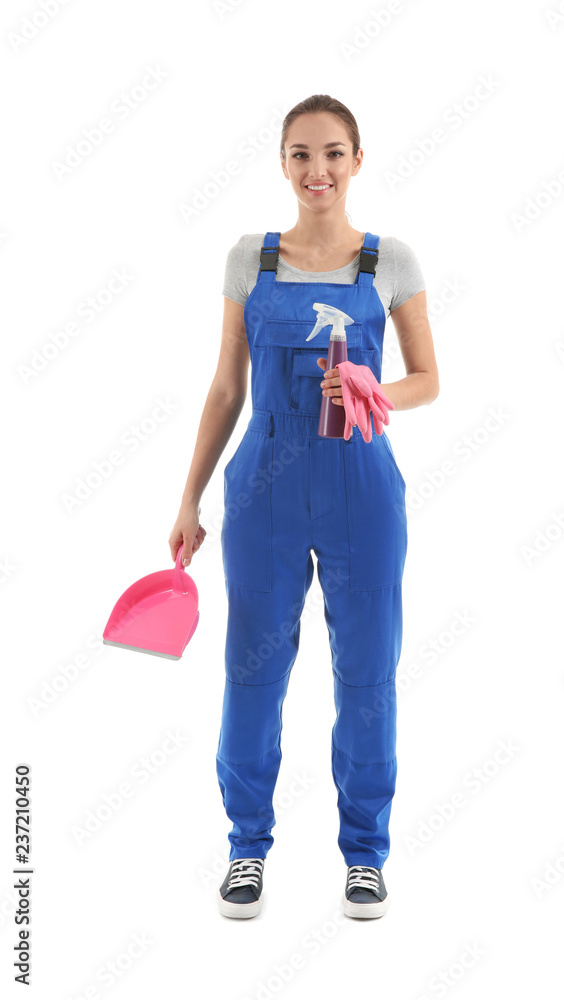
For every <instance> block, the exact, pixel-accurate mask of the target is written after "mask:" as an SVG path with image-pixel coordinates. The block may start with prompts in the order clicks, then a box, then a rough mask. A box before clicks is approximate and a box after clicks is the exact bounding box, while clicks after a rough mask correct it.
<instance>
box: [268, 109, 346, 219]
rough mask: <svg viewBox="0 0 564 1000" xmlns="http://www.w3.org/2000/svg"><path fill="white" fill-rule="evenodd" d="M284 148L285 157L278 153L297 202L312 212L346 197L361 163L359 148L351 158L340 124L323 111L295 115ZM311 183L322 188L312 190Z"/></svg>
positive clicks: (343, 130)
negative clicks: (351, 180) (296, 116)
mask: <svg viewBox="0 0 564 1000" xmlns="http://www.w3.org/2000/svg"><path fill="white" fill-rule="evenodd" d="M284 148H285V152H286V160H283V159H282V154H281V155H280V159H281V163H282V170H283V172H284V176H285V177H287V178H288V180H289V181H290V182H291V184H292V188H293V189H294V192H295V194H296V197H297V198H298V201H300V202H301V203H302V204H303V205H305V206H306V207H307V208H310V209H312V211H314V212H315V211H317V212H319V211H323V210H326V209H327V208H333V207H334V206H335V205H336V203H337V202H338V201H340V200H341V199H342V198H344V197H345V196H346V193H347V188H348V186H349V181H350V179H351V177H354V176H355V174H357V173H358V171H359V170H360V165H361V163H362V155H363V154H362V149H359V151H358V153H357V155H356V157H353V154H352V143H351V141H350V139H349V137H348V135H347V132H346V129H345V127H344V125H343V123H342V122H341V121H340V119H339V118H336V117H335V116H334V115H331V114H329V113H328V112H326V111H320V112H318V113H316V114H307V115H299V117H298V118H295V119H294V121H293V122H292V124H291V125H290V128H289V129H288V135H287V138H286V143H285V147H284ZM311 185H313V186H314V187H319V186H321V187H322V190H320V191H313V190H311V187H310V186H311Z"/></svg>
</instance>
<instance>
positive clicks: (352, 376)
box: [335, 361, 394, 444]
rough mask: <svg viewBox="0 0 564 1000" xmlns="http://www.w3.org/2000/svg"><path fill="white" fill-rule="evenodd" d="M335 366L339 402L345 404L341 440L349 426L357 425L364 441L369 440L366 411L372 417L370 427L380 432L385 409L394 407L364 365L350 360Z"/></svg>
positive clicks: (385, 419)
mask: <svg viewBox="0 0 564 1000" xmlns="http://www.w3.org/2000/svg"><path fill="white" fill-rule="evenodd" d="M335 368H338V369H339V375H340V378H341V389H342V392H343V405H344V407H345V432H344V438H345V441H348V440H349V438H350V436H351V434H352V429H353V427H356V426H357V425H358V427H359V429H360V432H361V434H362V436H363V438H364V440H365V441H366V443H367V444H368V443H369V442H370V441H371V440H372V423H371V420H370V413H371V412H372V416H373V417H374V428H375V430H376V433H377V434H381V433H382V431H383V429H384V424H389V422H390V417H389V414H388V410H393V409H394V404H393V403H392V401H391V399H388V397H387V396H386V393H385V392H384V391H383V389H382V387H381V385H380V383H379V382H378V380H377V379H376V376H375V375H374V372H373V371H372V369H371V368H369V367H368V365H355V364H354V363H353V362H352V361H341V362H339V364H338V365H335Z"/></svg>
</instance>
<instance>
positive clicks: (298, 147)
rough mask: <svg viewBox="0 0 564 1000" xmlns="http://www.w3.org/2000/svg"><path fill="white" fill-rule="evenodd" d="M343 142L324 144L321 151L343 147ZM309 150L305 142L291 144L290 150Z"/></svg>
mask: <svg viewBox="0 0 564 1000" xmlns="http://www.w3.org/2000/svg"><path fill="white" fill-rule="evenodd" d="M344 145H345V144H344V142H326V143H325V145H324V147H323V149H329V147H330V146H344ZM294 148H296V149H309V146H308V144H307V143H306V142H293V143H292V145H291V146H290V149H294Z"/></svg>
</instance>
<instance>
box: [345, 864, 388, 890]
mask: <svg viewBox="0 0 564 1000" xmlns="http://www.w3.org/2000/svg"><path fill="white" fill-rule="evenodd" d="M353 886H358V887H359V888H360V889H373V890H374V892H376V893H377V892H378V891H379V889H380V882H379V879H378V869H377V868H365V867H364V866H363V865H351V867H350V868H349V878H348V882H347V892H348V890H349V889H352V888H353Z"/></svg>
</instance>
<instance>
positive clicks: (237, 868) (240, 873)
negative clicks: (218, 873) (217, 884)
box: [227, 858, 264, 892]
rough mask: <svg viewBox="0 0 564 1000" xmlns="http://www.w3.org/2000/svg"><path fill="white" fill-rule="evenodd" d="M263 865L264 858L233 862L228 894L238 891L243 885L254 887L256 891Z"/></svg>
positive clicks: (242, 859)
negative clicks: (230, 891)
mask: <svg viewBox="0 0 564 1000" xmlns="http://www.w3.org/2000/svg"><path fill="white" fill-rule="evenodd" d="M263 865H264V858H237V859H236V860H235V861H234V862H233V868H232V870H231V876H230V878H229V882H228V885H227V892H229V890H230V889H238V888H239V887H240V886H242V885H252V886H253V887H254V888H255V889H256V888H257V886H258V883H259V878H260V876H261V873H262V868H263Z"/></svg>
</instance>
